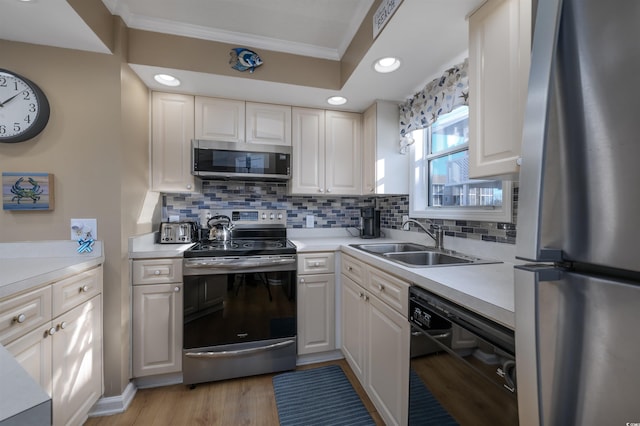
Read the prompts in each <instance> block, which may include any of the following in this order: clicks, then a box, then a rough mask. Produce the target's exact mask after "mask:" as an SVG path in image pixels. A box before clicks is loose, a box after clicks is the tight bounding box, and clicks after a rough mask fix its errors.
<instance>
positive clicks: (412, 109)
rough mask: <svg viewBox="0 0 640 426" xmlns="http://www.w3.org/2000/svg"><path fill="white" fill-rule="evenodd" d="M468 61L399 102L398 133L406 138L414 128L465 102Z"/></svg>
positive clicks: (421, 127) (466, 97)
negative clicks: (409, 97)
mask: <svg viewBox="0 0 640 426" xmlns="http://www.w3.org/2000/svg"><path fill="white" fill-rule="evenodd" d="M468 68H469V60H468V59H465V60H464V62H462V63H461V64H458V65H455V66H453V67H451V68H449V69H448V70H446V71H445V72H444V74H443V75H442V77H440V78H436V79H435V80H433V81H431V82H430V83H429V84H427V85H426V86H425V88H424V89H423V90H421V91H420V92H418V93H416V94H415V95H413V97H412V98H411V99H409V100H408V101H407V102H405V103H404V104H401V105H400V136H401V137H403V138H404V137H405V136H407V135H408V134H409V133H410V132H412V131H414V130H417V129H424V128H425V127H429V126H430V125H432V124H433V122H435V121H436V120H437V119H438V116H439V115H440V114H446V113H448V112H451V111H452V110H453V109H454V108H456V107H458V106H461V105H468V98H469V77H468V75H467V72H468Z"/></svg>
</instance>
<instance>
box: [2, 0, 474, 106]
mask: <svg viewBox="0 0 640 426" xmlns="http://www.w3.org/2000/svg"><path fill="white" fill-rule="evenodd" d="M102 1H103V3H104V4H105V5H106V6H107V7H108V8H109V10H110V11H111V13H113V14H116V15H120V16H121V17H122V19H123V20H124V22H125V23H126V24H127V26H129V27H131V28H138V29H144V30H149V31H157V32H163V33H170V34H176V35H183V36H189V37H197V38H202V39H207V40H214V41H220V42H225V43H232V44H237V45H239V46H247V47H250V48H253V49H254V50H257V51H258V52H259V50H260V49H267V50H275V51H281V52H286V53H293V54H299V55H304V56H313V57H319V58H324V59H334V60H337V59H340V58H341V56H342V54H343V53H344V52H345V50H346V49H347V47H348V46H349V43H350V41H351V39H352V38H353V36H354V34H355V33H356V31H357V29H358V27H359V26H360V23H361V22H362V20H363V19H364V17H365V15H366V13H367V11H368V10H369V8H370V6H371V4H373V0H268V1H267V0H180V1H176V0H102ZM483 2H484V0H404V1H402V3H401V4H400V6H399V8H398V9H397V11H396V13H395V15H394V16H393V17H392V19H391V20H390V22H389V23H388V24H387V26H386V27H385V28H384V30H383V31H382V32H381V33H380V35H379V36H378V38H377V39H376V41H375V42H374V44H373V46H372V47H371V49H370V50H369V51H368V52H367V54H366V55H365V57H364V58H363V60H362V61H361V63H360V64H359V65H358V67H357V68H356V70H355V71H354V72H353V74H352V75H351V77H350V78H349V80H348V81H347V82H346V84H345V85H344V87H343V88H342V89H341V90H338V91H332V90H326V89H318V88H311V87H303V86H296V85H291V84H281V83H272V82H265V81H260V80H254V79H246V78H237V77H228V76H220V75H212V74H204V73H196V72H189V71H184V70H179V69H173V70H167V69H160V68H157V67H150V66H141V65H136V64H132V68H133V69H134V71H135V72H136V73H137V74H138V75H139V76H140V77H141V78H142V79H143V81H144V82H145V83H146V84H147V86H149V87H150V88H152V89H157V90H164V91H167V90H168V89H167V88H165V87H164V86H161V85H159V84H158V83H156V82H155V81H154V80H153V75H154V74H156V73H157V72H169V73H171V74H174V75H176V76H177V77H178V78H180V80H181V81H182V82H183V84H182V85H181V86H180V87H179V88H178V89H173V91H178V92H182V93H192V94H201V95H207V96H219V97H229V98H236V99H246V100H252V101H257V102H272V103H282V104H287V105H299V106H308V107H318V108H329V106H328V105H327V104H326V102H325V101H326V98H327V97H329V96H332V95H337V94H339V95H342V96H345V97H346V98H347V99H349V102H348V103H347V104H346V105H343V106H341V107H339V109H344V110H353V111H363V110H364V109H366V108H367V107H368V106H369V105H370V104H371V103H372V102H373V101H374V100H376V99H385V100H396V101H402V100H404V99H406V98H408V97H409V96H411V95H413V94H414V93H415V92H416V91H417V90H419V89H420V88H421V87H422V86H424V84H426V83H427V82H428V81H430V80H431V79H433V78H435V77H437V76H439V75H440V73H441V72H442V71H443V70H444V69H445V68H447V67H448V66H450V65H453V64H454V63H456V62H458V61H461V60H462V59H463V58H464V57H465V56H466V51H467V21H466V16H467V15H468V14H469V13H470V12H471V11H473V10H474V9H476V8H477V7H478V6H479V5H480V4H482V3H483ZM0 10H2V14H0V38H1V39H6V40H13V41H23V42H28V43H34V44H44V45H51V46H57V47H68V48H72V49H80V50H88V51H95V52H103V53H105V52H107V50H106V47H105V46H104V45H103V44H102V42H100V40H99V39H98V38H97V37H96V36H95V34H93V32H92V31H91V30H90V29H89V28H88V26H87V25H86V24H85V23H84V21H82V19H81V18H80V17H79V16H78V15H77V14H76V13H75V11H74V10H73V9H72V8H71V7H70V6H69V5H68V4H67V2H66V0H35V1H33V2H31V3H25V2H22V1H19V0H0ZM391 55H393V56H397V57H399V58H401V60H402V67H401V68H400V69H399V70H398V71H396V72H394V73H390V74H378V73H376V72H375V71H373V69H372V64H373V62H374V60H375V59H378V58H380V57H384V56H391Z"/></svg>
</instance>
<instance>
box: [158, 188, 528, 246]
mask: <svg viewBox="0 0 640 426" xmlns="http://www.w3.org/2000/svg"><path fill="white" fill-rule="evenodd" d="M517 200H518V189H517V188H514V193H513V210H514V220H513V223H495V222H476V221H460V220H446V219H445V220H442V219H434V220H433V222H434V223H436V224H439V225H441V226H443V228H444V230H445V234H446V235H448V236H451V237H459V238H472V239H477V240H484V241H495V242H502V243H509V244H514V243H515V238H516V230H515V217H516V214H515V211H516V210H517ZM368 206H376V207H377V208H378V209H379V210H380V226H381V227H382V228H392V229H400V227H401V224H402V216H403V215H406V214H408V212H409V197H408V196H406V195H398V196H377V197H371V196H342V197H316V196H301V195H289V194H288V191H287V184H286V183H280V182H266V183H265V182H225V181H202V193H190V194H163V195H162V207H163V208H162V217H163V220H166V218H168V217H169V216H170V215H179V216H180V220H195V221H197V220H198V218H199V217H200V213H201V211H202V210H219V209H257V210H274V209H277V210H286V211H287V227H288V228H303V227H305V219H306V216H307V215H310V214H312V215H314V217H315V227H316V228H357V227H358V224H359V218H360V208H361V207H368ZM413 230H415V229H413ZM416 232H418V231H417V230H416ZM419 232H422V231H419Z"/></svg>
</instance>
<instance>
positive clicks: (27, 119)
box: [24, 115, 31, 124]
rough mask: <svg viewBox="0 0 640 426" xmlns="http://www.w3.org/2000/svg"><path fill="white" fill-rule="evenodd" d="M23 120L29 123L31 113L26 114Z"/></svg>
mask: <svg viewBox="0 0 640 426" xmlns="http://www.w3.org/2000/svg"><path fill="white" fill-rule="evenodd" d="M24 122H25V123H27V124H29V123H31V115H27V116H26V117H25V118H24Z"/></svg>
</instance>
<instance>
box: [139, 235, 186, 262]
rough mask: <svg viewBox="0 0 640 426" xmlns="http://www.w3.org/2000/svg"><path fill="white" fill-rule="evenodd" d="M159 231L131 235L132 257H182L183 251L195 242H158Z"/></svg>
mask: <svg viewBox="0 0 640 426" xmlns="http://www.w3.org/2000/svg"><path fill="white" fill-rule="evenodd" d="M157 234H158V233H157V232H151V233H149V234H143V235H137V236H135V237H129V258H130V259H158V258H167V257H182V253H183V252H184V251H185V250H186V249H188V248H189V247H191V246H192V245H193V244H192V243H189V244H158V243H156V241H157Z"/></svg>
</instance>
